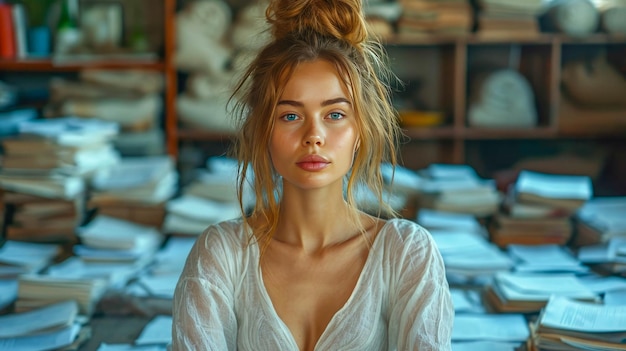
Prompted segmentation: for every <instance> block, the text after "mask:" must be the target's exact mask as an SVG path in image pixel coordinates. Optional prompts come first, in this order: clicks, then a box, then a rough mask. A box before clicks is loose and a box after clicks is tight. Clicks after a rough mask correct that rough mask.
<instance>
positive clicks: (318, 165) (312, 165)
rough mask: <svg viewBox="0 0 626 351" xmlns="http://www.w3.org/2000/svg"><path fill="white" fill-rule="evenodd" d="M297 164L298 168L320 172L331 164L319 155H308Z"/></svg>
mask: <svg viewBox="0 0 626 351" xmlns="http://www.w3.org/2000/svg"><path fill="white" fill-rule="evenodd" d="M296 164H297V165H298V167H300V168H302V169H304V170H306V171H319V170H321V169H324V168H326V167H327V166H328V165H329V164H330V162H328V160H327V159H325V158H324V157H321V156H319V155H307V156H305V157H303V158H301V159H300V160H298V162H296Z"/></svg>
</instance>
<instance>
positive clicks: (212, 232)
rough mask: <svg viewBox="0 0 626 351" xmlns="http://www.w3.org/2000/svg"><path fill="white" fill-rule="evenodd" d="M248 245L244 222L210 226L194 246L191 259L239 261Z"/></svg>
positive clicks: (232, 221) (226, 222) (237, 221)
mask: <svg viewBox="0 0 626 351" xmlns="http://www.w3.org/2000/svg"><path fill="white" fill-rule="evenodd" d="M247 244H248V237H247V235H246V230H245V227H244V225H243V220H241V219H232V220H227V221H223V222H219V223H215V224H212V225H210V226H208V227H207V228H206V229H205V230H204V232H202V234H200V236H198V239H197V240H196V243H195V245H194V246H193V248H192V250H191V253H190V257H194V258H195V259H196V260H197V261H200V262H205V263H208V262H206V261H213V262H215V261H220V260H232V259H237V257H240V255H241V254H242V253H243V251H244V249H245V247H246V246H247Z"/></svg>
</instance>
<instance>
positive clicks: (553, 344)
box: [531, 296, 626, 351]
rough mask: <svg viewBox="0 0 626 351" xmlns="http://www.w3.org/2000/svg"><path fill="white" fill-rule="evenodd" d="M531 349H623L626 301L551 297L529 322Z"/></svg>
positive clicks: (625, 337) (624, 342) (625, 335)
mask: <svg viewBox="0 0 626 351" xmlns="http://www.w3.org/2000/svg"><path fill="white" fill-rule="evenodd" d="M531 330H532V341H533V342H532V344H533V345H532V346H533V348H534V350H537V351H541V350H546V351H547V350H559V351H570V350H571V351H575V350H598V351H600V350H626V305H623V304H622V305H607V304H597V303H589V302H582V301H577V300H573V299H570V298H566V297H563V296H553V297H551V298H550V300H549V301H548V303H547V304H546V306H545V308H544V309H543V310H542V311H541V314H540V315H539V318H538V319H537V321H536V322H534V323H532V324H531Z"/></svg>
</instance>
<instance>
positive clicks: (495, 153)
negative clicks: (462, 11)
mask: <svg viewBox="0 0 626 351" xmlns="http://www.w3.org/2000/svg"><path fill="white" fill-rule="evenodd" d="M86 1H87V0H86ZM149 5H150V8H151V11H152V12H153V14H152V15H154V16H153V17H154V18H153V19H152V21H153V22H154V23H158V24H159V25H160V28H159V30H160V33H159V34H160V38H161V40H162V44H161V46H160V51H159V53H160V55H159V57H160V58H159V60H157V61H156V62H140V61H115V62H111V61H92V62H89V63H81V64H70V65H63V66H57V65H54V64H53V63H52V61H50V60H48V59H26V60H2V61H0V79H1V78H2V77H3V76H4V75H5V74H7V73H11V74H15V73H17V72H19V74H20V75H24V76H26V75H28V74H64V73H71V72H76V71H79V70H81V69H83V68H85V67H98V68H104V69H131V68H132V69H146V70H153V71H159V72H162V73H163V75H164V77H165V90H164V100H163V101H164V108H163V119H162V127H163V129H164V132H165V136H166V150H167V152H168V153H169V154H170V155H172V156H173V157H175V158H178V157H179V156H180V151H181V145H193V146H195V147H197V148H198V149H203V148H205V147H206V145H211V144H212V145H213V147H212V149H211V148H209V149H211V150H213V151H215V149H216V147H214V146H215V145H217V149H223V148H224V147H225V146H226V145H227V144H228V143H229V139H230V137H231V136H230V135H224V134H222V133H215V132H211V131H206V130H199V129H197V128H185V127H183V126H182V125H181V124H180V123H179V121H178V120H177V116H176V98H177V95H178V93H179V92H180V85H181V82H179V80H180V74H179V73H178V72H177V70H176V67H175V62H174V53H175V50H176V43H175V37H176V34H175V28H176V24H175V15H176V12H177V11H178V10H179V9H180V7H181V6H182V5H181V3H180V2H178V1H177V0H161V1H155V2H153V1H150V2H149ZM385 47H386V49H387V51H388V53H389V56H390V62H391V65H392V68H393V70H394V71H395V72H396V74H397V75H398V77H399V78H400V79H401V80H402V81H404V82H405V83H406V85H405V87H404V89H405V90H406V89H417V90H419V94H418V95H419V99H420V102H421V103H423V105H424V106H426V107H428V108H429V109H431V110H436V111H438V112H439V113H440V114H441V115H442V116H443V122H442V123H441V124H440V125H437V126H432V127H407V128H406V129H405V135H406V137H407V138H405V141H404V143H403V144H402V146H401V156H402V159H401V164H402V165H404V166H406V167H408V168H411V169H420V168H422V167H425V166H427V165H428V164H429V163H433V162H443V163H468V164H469V165H471V166H474V167H475V168H476V169H477V171H478V172H479V174H481V175H483V176H492V175H493V172H495V171H497V170H499V169H504V168H507V167H510V166H511V165H513V164H514V163H515V162H517V161H519V160H521V159H523V158H524V157H525V156H528V155H530V154H533V153H535V152H536V153H539V154H540V153H541V152H542V151H541V150H545V149H550V148H552V149H557V148H559V147H560V145H565V144H572V145H575V146H578V147H581V148H582V147H584V146H589V147H590V148H593V147H594V146H596V145H602V147H606V148H607V150H608V154H609V156H607V157H608V158H609V159H611V162H613V163H614V164H612V165H609V166H608V167H609V169H610V171H609V172H612V174H613V176H612V179H613V180H614V181H615V182H616V183H619V182H617V181H616V180H617V179H619V177H620V176H623V175H624V174H626V165H624V161H622V160H620V159H619V157H617V156H616V155H619V154H621V153H622V152H624V151H626V146H625V143H626V141H625V140H626V137H625V136H626V122H621V124H619V125H614V124H615V119H606V118H600V117H601V116H600V115H601V113H600V112H598V114H597V116H596V114H594V113H592V114H590V115H589V118H590V119H594V120H595V119H597V123H595V125H596V127H595V128H584V127H582V128H581V127H577V128H573V129H572V128H570V129H564V128H563V123H562V122H563V121H564V120H567V119H568V118H569V113H570V112H571V111H570V110H569V109H568V108H566V107H564V105H563V99H562V96H561V86H560V85H561V70H562V67H563V64H564V63H565V62H566V61H567V60H569V59H570V58H572V57H577V56H580V55H581V53H585V52H594V51H598V50H606V51H607V52H609V53H611V54H612V55H613V56H615V57H618V58H620V57H621V65H622V67H621V68H622V71H624V69H623V68H624V67H626V63H624V59H623V58H624V57H626V55H625V54H626V37H615V36H609V35H606V34H602V33H598V34H594V35H592V36H589V37H584V38H572V37H567V36H564V35H561V34H552V33H543V34H541V35H539V36H535V37H532V38H531V37H526V38H523V37H522V38H506V37H500V38H486V37H481V36H479V35H474V34H469V35H467V36H463V37H427V38H424V37H419V38H416V37H406V36H404V37H403V36H396V37H391V38H388V39H387V40H386V42H385ZM484 64H490V65H491V66H493V67H501V68H505V67H506V68H513V69H515V70H517V71H518V72H519V73H521V74H522V75H523V76H524V77H525V78H526V79H527V80H528V82H529V83H530V86H531V87H532V90H533V93H534V98H535V107H536V111H537V121H538V122H537V125H536V126H534V127H532V128H477V127H472V126H470V125H469V123H468V116H467V110H468V106H469V103H470V102H469V97H470V94H471V93H472V86H471V84H470V82H471V78H472V75H473V74H474V73H475V72H476V71H477V70H479V69H480V67H481V66H483V65H484ZM596 117H597V118H596ZM205 151H206V150H205ZM622 158H623V157H622ZM617 187H618V192H625V193H626V189H624V188H625V187H626V186H624V185H622V186H621V187H620V186H619V184H618V185H617ZM613 188H614V187H613Z"/></svg>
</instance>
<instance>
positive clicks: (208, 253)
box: [172, 227, 237, 351]
mask: <svg viewBox="0 0 626 351" xmlns="http://www.w3.org/2000/svg"><path fill="white" fill-rule="evenodd" d="M224 237H225V235H224V233H222V232H221V231H220V230H219V229H218V228H217V227H211V228H209V229H207V231H206V232H205V233H204V234H202V235H201V236H200V237H199V238H198V241H197V242H196V243H195V245H194V247H193V248H192V249H191V252H190V253H189V256H188V257H187V261H186V263H185V267H184V269H183V272H182V274H181V276H180V278H179V280H178V283H177V285H176V290H175V291H174V299H173V306H172V318H173V323H172V350H174V351H176V350H220V351H222V350H235V349H236V346H237V344H236V339H237V320H236V317H235V312H234V283H233V279H232V277H234V269H235V268H234V266H235V264H234V257H235V256H236V254H235V253H234V252H233V247H234V246H233V245H228V240H227V239H226V238H224Z"/></svg>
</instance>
